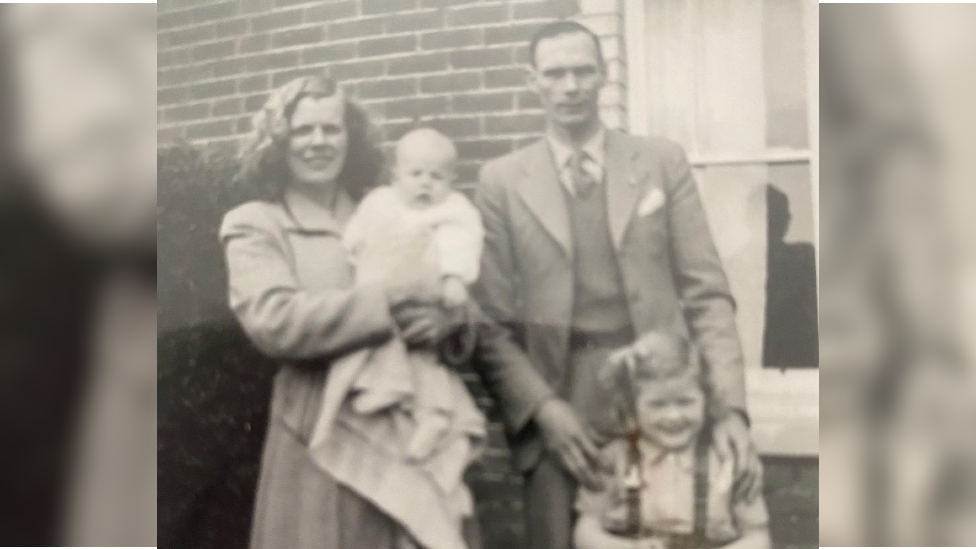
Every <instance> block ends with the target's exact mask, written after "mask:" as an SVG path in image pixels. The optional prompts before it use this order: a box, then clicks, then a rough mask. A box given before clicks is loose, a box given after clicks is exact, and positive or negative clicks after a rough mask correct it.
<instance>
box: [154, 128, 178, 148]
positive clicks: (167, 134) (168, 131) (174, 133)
mask: <svg viewBox="0 0 976 549" xmlns="http://www.w3.org/2000/svg"><path fill="white" fill-rule="evenodd" d="M181 139H183V128H182V127H169V128H156V142H157V143H159V145H160V146H165V145H168V144H172V143H175V142H176V141H180V140H181Z"/></svg>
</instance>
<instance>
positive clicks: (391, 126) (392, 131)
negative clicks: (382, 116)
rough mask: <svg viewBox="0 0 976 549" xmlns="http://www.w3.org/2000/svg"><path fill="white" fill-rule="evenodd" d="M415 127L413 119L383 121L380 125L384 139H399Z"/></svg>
mask: <svg viewBox="0 0 976 549" xmlns="http://www.w3.org/2000/svg"><path fill="white" fill-rule="evenodd" d="M413 127H414V122H413V120H410V121H407V122H383V123H382V124H380V125H379V129H380V135H382V136H383V139H384V141H397V140H399V139H400V138H401V137H403V135H404V134H406V133H407V132H408V131H409V130H410V129H411V128H413Z"/></svg>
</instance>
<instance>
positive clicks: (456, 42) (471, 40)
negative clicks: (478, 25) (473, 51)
mask: <svg viewBox="0 0 976 549" xmlns="http://www.w3.org/2000/svg"><path fill="white" fill-rule="evenodd" d="M482 43H483V40H482V31H481V29H455V30H444V31H436V32H426V33H424V34H422V35H421V36H420V47H421V48H422V49H425V50H439V49H445V48H463V47H465V46H477V45H480V44H482Z"/></svg>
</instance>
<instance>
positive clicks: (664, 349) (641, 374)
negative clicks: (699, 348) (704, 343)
mask: <svg viewBox="0 0 976 549" xmlns="http://www.w3.org/2000/svg"><path fill="white" fill-rule="evenodd" d="M638 345H640V346H641V353H640V358H639V359H638V360H637V364H636V367H635V369H634V372H633V376H634V382H635V384H637V385H638V387H639V386H640V385H641V384H643V383H648V382H650V383H653V382H660V381H665V380H672V379H684V378H692V379H693V380H694V381H695V382H696V383H697V384H699V385H701V384H702V376H701V368H700V367H699V365H698V360H697V356H696V353H694V351H693V349H692V347H691V344H690V343H689V341H688V340H687V339H686V338H684V337H681V336H679V335H676V334H673V333H670V332H653V333H650V334H647V335H646V336H644V337H642V338H641V340H640V342H639V343H638Z"/></svg>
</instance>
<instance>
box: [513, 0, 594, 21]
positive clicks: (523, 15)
mask: <svg viewBox="0 0 976 549" xmlns="http://www.w3.org/2000/svg"><path fill="white" fill-rule="evenodd" d="M514 8H515V18H516V19H563V18H565V17H569V16H571V15H576V14H577V13H579V6H578V5H577V4H576V2H575V1H573V0H545V1H544V2H522V3H518V4H515V5H514Z"/></svg>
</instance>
